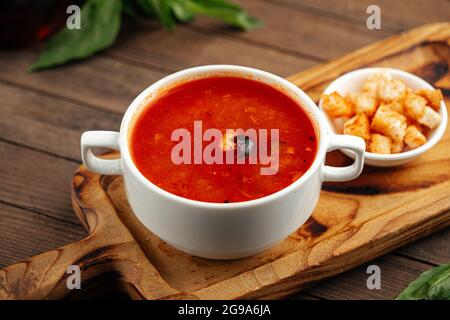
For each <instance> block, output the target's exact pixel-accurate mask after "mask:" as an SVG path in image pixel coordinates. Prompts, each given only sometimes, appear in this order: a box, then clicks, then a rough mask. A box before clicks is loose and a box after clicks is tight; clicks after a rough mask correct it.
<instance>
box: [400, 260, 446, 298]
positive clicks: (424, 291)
mask: <svg viewBox="0 0 450 320" xmlns="http://www.w3.org/2000/svg"><path fill="white" fill-rule="evenodd" d="M396 299H397V300H450V264H443V265H441V266H437V267H434V268H432V269H431V270H429V271H426V272H424V273H422V274H421V275H420V276H419V277H418V278H417V279H416V280H414V281H413V282H411V283H410V284H409V285H408V287H406V289H405V290H403V292H402V293H400V295H399V296H398V297H397V298H396Z"/></svg>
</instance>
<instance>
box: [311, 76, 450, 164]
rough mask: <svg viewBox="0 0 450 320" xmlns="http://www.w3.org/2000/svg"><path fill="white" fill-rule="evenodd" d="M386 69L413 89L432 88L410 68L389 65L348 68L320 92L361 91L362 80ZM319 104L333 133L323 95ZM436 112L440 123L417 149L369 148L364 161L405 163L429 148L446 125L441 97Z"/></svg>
mask: <svg viewBox="0 0 450 320" xmlns="http://www.w3.org/2000/svg"><path fill="white" fill-rule="evenodd" d="M380 72H385V73H388V74H390V75H391V76H392V78H393V79H399V80H403V81H404V82H405V84H406V86H407V87H408V88H410V89H413V90H418V89H434V88H433V86H432V85H431V84H429V83H428V82H426V81H425V80H423V79H422V78H419V77H418V76H416V75H414V74H411V73H409V72H406V71H403V70H398V69H392V68H364V69H358V70H354V71H351V72H349V73H346V74H344V75H342V76H340V77H339V78H337V79H336V80H334V81H333V82H332V83H330V84H329V85H328V87H327V88H326V89H325V90H324V92H323V94H330V93H332V92H334V91H336V92H338V93H339V94H341V95H347V94H349V93H352V92H360V91H361V87H362V84H363V82H364V80H366V79H367V78H368V77H369V76H370V75H372V74H374V73H380ZM319 107H320V110H321V111H322V113H323V114H324V116H325V119H326V121H327V123H328V127H329V130H330V132H331V133H336V132H337V130H336V125H335V124H336V123H335V120H333V119H332V118H331V117H329V116H328V114H327V113H326V112H325V111H323V109H322V99H321V100H320V102H319ZM439 114H440V116H441V118H442V121H441V123H440V124H439V126H437V127H436V128H435V129H433V130H431V131H430V132H429V134H428V135H427V142H426V143H425V144H423V145H422V146H420V147H418V148H417V149H413V150H408V151H405V152H401V153H395V154H377V153H372V152H366V156H365V158H364V161H365V163H366V164H367V165H371V166H375V167H393V166H399V165H402V164H404V163H407V162H409V161H411V160H413V159H415V158H417V157H418V156H420V155H421V154H423V153H425V152H426V151H428V150H429V149H431V148H432V147H433V146H434V145H435V144H436V143H438V142H439V140H440V139H441V138H442V136H443V135H444V133H445V128H446V127H447V108H446V106H445V103H444V101H442V102H441V108H440V110H439ZM342 152H343V153H345V154H346V155H347V156H349V157H350V158H354V157H355V155H354V154H353V152H351V151H348V150H342Z"/></svg>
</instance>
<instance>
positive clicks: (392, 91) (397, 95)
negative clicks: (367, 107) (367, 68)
mask: <svg viewBox="0 0 450 320" xmlns="http://www.w3.org/2000/svg"><path fill="white" fill-rule="evenodd" d="M377 93H378V98H379V99H380V100H382V101H385V102H391V101H394V100H400V99H403V97H404V96H405V94H406V85H405V83H404V82H403V81H402V80H398V79H393V80H390V81H385V82H384V83H383V84H381V85H379V86H378V91H377Z"/></svg>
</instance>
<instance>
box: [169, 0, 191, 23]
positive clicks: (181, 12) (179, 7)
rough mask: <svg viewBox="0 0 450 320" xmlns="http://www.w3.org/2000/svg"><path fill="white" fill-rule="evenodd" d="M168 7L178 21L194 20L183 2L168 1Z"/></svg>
mask: <svg viewBox="0 0 450 320" xmlns="http://www.w3.org/2000/svg"><path fill="white" fill-rule="evenodd" d="M169 7H170V9H172V12H173V15H174V16H175V18H177V19H178V21H181V22H189V21H191V20H192V19H194V13H193V12H192V11H191V10H190V9H189V7H188V6H186V2H185V0H170V2H169Z"/></svg>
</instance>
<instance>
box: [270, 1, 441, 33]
mask: <svg viewBox="0 0 450 320" xmlns="http://www.w3.org/2000/svg"><path fill="white" fill-rule="evenodd" d="M261 1H266V2H271V3H276V4H278V5H285V6H288V7H290V8H295V9H297V10H301V11H307V12H311V13H314V14H318V15H325V16H329V17H334V18H336V19H341V20H345V21H348V22H351V23H355V24H360V25H365V24H366V19H367V17H368V14H367V13H366V10H367V7H368V6H369V5H372V4H376V5H378V6H379V7H380V10H381V17H382V20H381V21H382V24H381V28H382V29H384V30H386V31H388V32H395V33H398V32H401V31H405V30H407V29H411V28H413V27H415V26H418V25H422V24H425V23H431V22H445V21H449V20H450V2H449V1H448V0H438V1H429V0H408V1H392V0H378V1H376V2H374V1H371V0H358V1H354V0H339V2H336V1H335V0H321V1H317V0H261Z"/></svg>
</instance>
